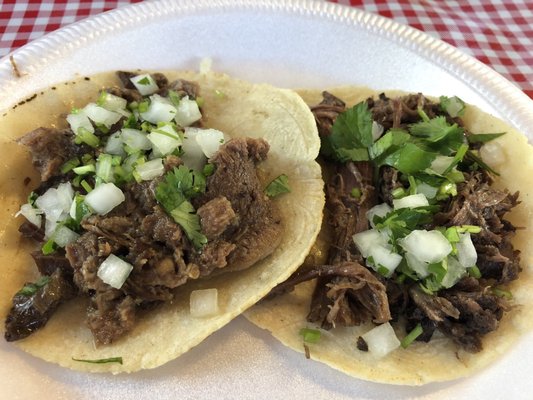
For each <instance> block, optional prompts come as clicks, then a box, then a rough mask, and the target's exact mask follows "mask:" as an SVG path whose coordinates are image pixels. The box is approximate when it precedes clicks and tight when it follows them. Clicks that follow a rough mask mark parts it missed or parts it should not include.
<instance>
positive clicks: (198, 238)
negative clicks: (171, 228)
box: [155, 165, 207, 249]
mask: <svg viewBox="0 0 533 400" xmlns="http://www.w3.org/2000/svg"><path fill="white" fill-rule="evenodd" d="M205 184H206V182H205V177H204V175H203V174H202V173H200V172H197V171H193V170H189V169H188V168H187V167H185V166H183V165H180V166H179V167H177V168H174V169H173V170H172V171H170V172H168V173H167V174H166V175H165V179H164V180H163V181H162V182H161V183H159V185H157V188H156V190H155V198H156V199H157V201H158V202H159V203H160V204H161V205H162V206H163V208H164V209H165V210H166V211H167V212H168V213H169V214H170V215H171V216H172V218H173V219H174V221H176V223H177V224H179V225H180V226H181V227H182V228H183V230H184V231H185V234H186V235H187V237H188V238H189V240H190V241H191V242H192V243H193V245H194V247H196V248H197V249H200V248H202V247H203V245H204V244H206V243H207V238H206V237H205V236H204V235H203V234H202V233H201V226H200V217H199V216H198V215H197V214H195V213H194V212H195V210H194V207H193V205H192V204H191V203H190V202H189V201H188V200H189V199H191V198H193V197H196V196H198V195H199V194H201V193H204V192H205Z"/></svg>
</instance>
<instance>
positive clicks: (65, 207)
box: [35, 182, 74, 222]
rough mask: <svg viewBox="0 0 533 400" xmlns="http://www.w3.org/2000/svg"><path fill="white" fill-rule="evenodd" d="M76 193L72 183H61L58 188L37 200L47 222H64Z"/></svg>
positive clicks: (52, 189) (49, 190)
mask: <svg viewBox="0 0 533 400" xmlns="http://www.w3.org/2000/svg"><path fill="white" fill-rule="evenodd" d="M73 197H74V191H73V190H72V186H71V185H70V182H66V183H61V184H59V185H58V187H57V188H50V189H48V190H47V191H46V192H44V194H42V195H41V196H39V197H38V198H37V200H35V205H36V206H37V207H38V208H39V209H41V210H42V211H43V212H44V214H45V216H46V219H47V220H50V221H54V222H55V221H62V220H63V219H65V217H66V216H67V215H68V212H69V210H70V205H71V204H72V199H73Z"/></svg>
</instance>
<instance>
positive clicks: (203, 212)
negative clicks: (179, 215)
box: [197, 197, 236, 239]
mask: <svg viewBox="0 0 533 400" xmlns="http://www.w3.org/2000/svg"><path fill="white" fill-rule="evenodd" d="M197 213H198V215H199V216H200V224H201V225H202V232H203V233H204V234H205V235H206V236H207V239H214V238H216V237H217V236H220V235H221V234H222V233H224V231H225V230H226V229H227V228H228V227H229V226H230V225H231V224H232V223H233V222H234V220H235V218H236V215H235V211H233V208H231V203H230V202H229V200H228V199H227V198H226V197H216V198H214V199H213V200H210V201H208V202H207V203H205V204H204V205H203V206H201V207H200V208H199V209H198V211H197Z"/></svg>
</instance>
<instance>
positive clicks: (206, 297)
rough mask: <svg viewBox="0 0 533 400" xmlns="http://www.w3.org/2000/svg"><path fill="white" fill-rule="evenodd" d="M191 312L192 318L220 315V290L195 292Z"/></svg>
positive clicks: (192, 293) (191, 300) (192, 295)
mask: <svg viewBox="0 0 533 400" xmlns="http://www.w3.org/2000/svg"><path fill="white" fill-rule="evenodd" d="M190 311H191V316H193V317H195V318H202V317H210V316H213V315H216V314H218V290H217V289H202V290H193V291H192V292H191V297H190Z"/></svg>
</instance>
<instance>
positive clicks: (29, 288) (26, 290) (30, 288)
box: [17, 275, 50, 297]
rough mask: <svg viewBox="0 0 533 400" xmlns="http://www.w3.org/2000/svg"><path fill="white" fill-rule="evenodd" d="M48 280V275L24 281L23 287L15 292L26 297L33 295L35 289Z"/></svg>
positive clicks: (45, 283) (46, 283)
mask: <svg viewBox="0 0 533 400" xmlns="http://www.w3.org/2000/svg"><path fill="white" fill-rule="evenodd" d="M48 282H50V277H49V276H46V275H44V276H41V277H40V278H39V280H38V281H37V282H34V283H26V284H25V285H24V287H23V288H22V289H20V290H19V291H18V292H17V294H18V295H22V296H28V297H29V296H33V295H34V294H35V293H36V292H37V290H39V289H40V288H42V287H44V286H46V285H48Z"/></svg>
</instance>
